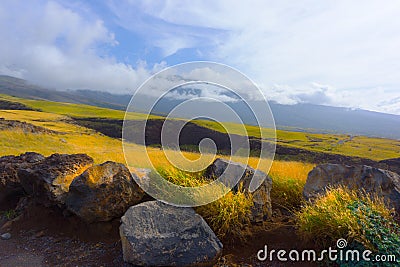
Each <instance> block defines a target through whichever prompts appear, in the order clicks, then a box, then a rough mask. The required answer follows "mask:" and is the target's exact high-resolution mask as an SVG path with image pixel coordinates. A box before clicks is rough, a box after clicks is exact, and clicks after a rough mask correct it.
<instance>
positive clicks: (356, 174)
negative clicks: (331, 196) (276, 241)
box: [303, 164, 400, 212]
mask: <svg viewBox="0 0 400 267" xmlns="http://www.w3.org/2000/svg"><path fill="white" fill-rule="evenodd" d="M337 185H344V186H347V187H349V188H351V189H358V190H363V191H365V192H367V193H372V194H375V195H378V196H381V197H383V198H385V200H386V201H387V202H388V203H389V205H392V207H394V208H395V209H396V211H397V212H400V175H398V174H397V173H394V172H390V171H387V170H382V169H378V168H374V167H370V166H366V165H359V166H347V165H341V164H322V165H318V166H316V167H315V168H314V169H313V170H312V171H311V172H310V173H309V174H308V178H307V182H306V184H305V186H304V189H303V195H304V197H305V199H307V200H312V199H314V198H315V197H317V196H318V195H320V194H323V193H324V192H325V190H326V189H327V188H328V187H330V186H337Z"/></svg>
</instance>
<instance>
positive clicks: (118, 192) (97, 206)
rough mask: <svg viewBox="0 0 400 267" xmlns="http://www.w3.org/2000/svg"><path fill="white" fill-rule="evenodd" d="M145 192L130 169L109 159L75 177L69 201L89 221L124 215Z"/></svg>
mask: <svg viewBox="0 0 400 267" xmlns="http://www.w3.org/2000/svg"><path fill="white" fill-rule="evenodd" d="M144 196H145V193H144V191H143V190H142V189H141V188H140V187H139V186H138V185H137V184H136V182H135V181H134V180H133V178H132V176H131V174H130V173H129V170H128V169H127V168H126V167H125V166H124V165H123V164H120V163H115V162H111V161H109V162H105V163H103V164H101V165H96V166H92V167H90V168H88V169H87V170H86V171H85V172H84V173H82V174H81V175H80V176H78V177H77V178H75V179H74V180H73V181H72V183H71V185H70V187H69V192H68V196H67V199H66V205H67V208H68V210H69V211H71V212H72V213H74V214H76V215H77V216H79V217H80V218H82V219H83V220H84V221H86V222H89V223H90V222H98V221H110V220H112V219H114V218H119V217H121V216H122V215H123V214H124V213H125V212H126V210H127V209H128V208H129V207H130V206H132V205H135V204H138V203H139V202H140V201H141V200H142V199H143V197H144Z"/></svg>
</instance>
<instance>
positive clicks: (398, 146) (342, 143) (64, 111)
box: [0, 95, 400, 160]
mask: <svg viewBox="0 0 400 267" xmlns="http://www.w3.org/2000/svg"><path fill="white" fill-rule="evenodd" d="M0 99H4V100H8V101H14V102H19V103H22V104H25V105H26V106H29V107H31V108H34V109H40V110H41V111H43V112H44V113H43V114H41V115H43V116H45V117H46V116H55V115H62V116H69V117H77V118H107V119H119V120H122V119H123V118H124V115H125V112H123V111H120V110H112V109H107V108H100V107H94V106H88V105H81V104H70V103H60V102H51V101H42V100H27V99H21V98H16V97H12V96H7V95H0ZM49 114H53V115H49ZM19 115H21V116H22V117H20V120H25V121H28V122H31V123H33V124H36V125H38V123H36V122H32V119H31V116H32V118H33V117H35V118H37V117H40V114H35V113H34V112H31V113H18V114H15V115H14V116H13V115H12V114H4V112H2V114H1V115H0V117H5V118H11V117H13V118H14V119H18V118H19V117H18V116H19ZM127 117H128V118H129V119H132V120H143V119H146V117H147V116H146V115H145V114H141V113H129V114H128V115H127ZM151 118H153V119H157V118H161V117H159V116H153V115H152V116H151ZM37 119H38V120H40V118H37ZM193 122H194V123H196V124H198V125H200V126H204V127H207V128H210V129H213V130H216V131H220V132H227V131H228V132H229V133H232V134H240V135H243V134H247V135H248V136H254V137H260V136H261V133H260V131H261V132H262V134H263V136H267V137H270V138H273V137H274V134H273V132H272V131H271V129H268V128H261V129H259V128H258V127H255V126H249V125H246V126H245V127H244V128H245V131H244V130H243V129H244V128H243V126H242V125H239V124H235V123H229V122H224V123H222V124H221V123H216V122H213V121H205V120H195V121H193ZM49 126H50V127H51V125H49ZM50 127H49V128H50ZM54 127H59V125H55V126H54ZM276 140H277V144H280V145H283V146H288V147H295V148H302V149H306V150H310V151H317V152H324V153H334V154H341V155H347V156H357V157H363V158H369V159H372V160H383V159H389V158H396V157H400V140H391V139H383V138H373V137H365V136H349V135H345V134H316V133H307V132H293V131H284V130H277V131H276Z"/></svg>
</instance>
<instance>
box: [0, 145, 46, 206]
mask: <svg viewBox="0 0 400 267" xmlns="http://www.w3.org/2000/svg"><path fill="white" fill-rule="evenodd" d="M43 159H44V156H42V155H40V154H38V153H34V152H27V153H24V154H21V155H20V156H4V157H1V158H0V201H2V200H4V199H5V198H6V197H8V196H10V195H14V194H22V193H23V188H22V186H21V183H20V179H19V177H18V170H20V169H27V168H29V167H30V166H31V165H32V164H34V163H37V162H40V161H42V160H43Z"/></svg>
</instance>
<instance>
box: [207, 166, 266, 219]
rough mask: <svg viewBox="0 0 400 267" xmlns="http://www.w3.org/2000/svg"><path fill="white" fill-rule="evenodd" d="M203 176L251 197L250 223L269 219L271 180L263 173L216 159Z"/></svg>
mask: <svg viewBox="0 0 400 267" xmlns="http://www.w3.org/2000/svg"><path fill="white" fill-rule="evenodd" d="M221 175H222V177H221ZM205 176H206V177H208V178H209V179H217V178H218V177H221V179H220V180H221V181H222V182H223V183H224V184H225V185H227V186H230V187H232V186H233V188H232V191H233V192H238V191H239V190H240V191H241V192H245V193H246V194H249V195H252V197H253V204H254V205H253V207H252V213H251V216H250V221H251V222H262V221H264V220H266V219H267V218H270V217H271V215H272V208H271V188H272V180H271V178H270V177H269V176H267V175H266V174H265V173H264V172H262V171H259V170H255V169H253V168H251V167H250V166H246V165H244V164H240V163H236V162H232V161H227V160H224V159H219V158H218V159H216V160H215V161H214V162H213V163H212V164H211V165H210V166H208V168H207V170H206V172H205ZM235 181H238V182H237V184H236V185H234V184H235Z"/></svg>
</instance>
